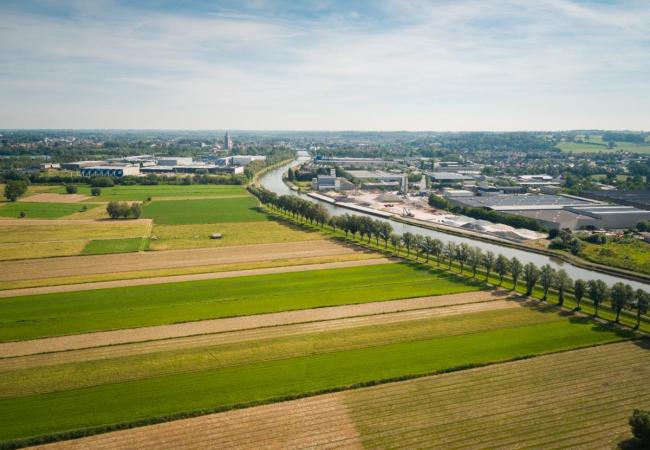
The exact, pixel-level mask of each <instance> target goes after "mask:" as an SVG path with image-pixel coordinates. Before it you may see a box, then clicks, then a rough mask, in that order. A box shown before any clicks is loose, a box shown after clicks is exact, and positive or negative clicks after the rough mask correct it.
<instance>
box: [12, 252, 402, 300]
mask: <svg viewBox="0 0 650 450" xmlns="http://www.w3.org/2000/svg"><path fill="white" fill-rule="evenodd" d="M390 262H391V260H390V259H388V258H373V259H362V260H359V261H341V262H329V263H320V264H302V265H293V266H282V267H266V268H263V269H248V270H236V271H232V272H207V273H195V274H188V275H170V276H163V277H146V278H133V279H129V280H113V281H97V282H91V283H80V284H63V285H58V286H41V287H33V288H24V289H5V290H2V291H0V298H6V297H17V296H23V295H39V294H51V293H53V292H75V291H90V290H94V289H108V288H116V287H128V286H144V285H148V284H166V283H180V282H183V281H200V280H216V279H221V278H234V277H244V276H252V275H269V274H274V273H285V272H305V271H308V270H323V269H341V268H345V267H358V266H372V265H376V264H387V263H390Z"/></svg>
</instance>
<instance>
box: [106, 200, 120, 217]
mask: <svg viewBox="0 0 650 450" xmlns="http://www.w3.org/2000/svg"><path fill="white" fill-rule="evenodd" d="M106 212H107V213H108V215H109V217H110V218H111V219H117V218H119V217H120V202H109V203H108V205H107V206H106Z"/></svg>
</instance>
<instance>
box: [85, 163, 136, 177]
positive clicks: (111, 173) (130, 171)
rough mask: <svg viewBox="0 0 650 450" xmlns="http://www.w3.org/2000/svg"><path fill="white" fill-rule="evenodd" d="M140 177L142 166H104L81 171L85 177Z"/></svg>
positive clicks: (86, 168)
mask: <svg viewBox="0 0 650 450" xmlns="http://www.w3.org/2000/svg"><path fill="white" fill-rule="evenodd" d="M129 175H132V176H136V175H140V166H138V165H126V164H124V165H117V164H116V165H104V166H90V167H84V168H82V169H81V176H83V177H96V176H103V177H126V176H129Z"/></svg>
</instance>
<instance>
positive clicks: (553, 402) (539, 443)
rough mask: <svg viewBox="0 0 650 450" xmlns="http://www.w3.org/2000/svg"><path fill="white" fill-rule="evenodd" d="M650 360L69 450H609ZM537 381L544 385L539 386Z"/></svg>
mask: <svg viewBox="0 0 650 450" xmlns="http://www.w3.org/2000/svg"><path fill="white" fill-rule="evenodd" d="M649 367H650V353H649V352H648V351H647V350H646V349H644V348H642V347H640V346H638V345H637V344H635V343H629V342H626V343H618V344H611V345H605V346H600V347H594V348H588V349H582V350H575V351H571V352H565V353H560V354H554V355H547V356H542V357H539V358H533V359H527V360H524V361H515V362H510V363H504V364H497V365H492V366H489V367H482V368H478V369H472V370H467V371H460V372H455V373H449V374H442V375H436V376H432V377H425V378H420V379H417V380H410V381H404V382H398V383H391V384H386V385H381V386H375V387H370V388H362V389H356V390H351V391H345V392H339V393H334V394H327V395H322V396H317V397H311V398H306V399H300V400H294V401H289V402H283V403H279V404H273V405H264V406H258V407H254V408H248V409H243V410H237V411H230V412H226V413H219V414H212V415H208V416H202V417H197V418H192V419H185V420H179V421H175V422H169V423H164V424H159V425H152V426H148V427H144V428H138V429H136V430H125V431H117V432H113V433H109V434H104V435H98V436H92V437H89V438H84V439H80V440H79V441H78V442H76V441H68V442H61V443H57V444H53V445H52V446H51V448H52V449H53V450H64V449H70V448H118V449H126V448H133V447H134V446H137V447H138V448H142V449H158V448H160V447H161V446H166V447H168V448H177V447H180V446H186V447H193V448H194V447H202V446H208V445H209V444H210V443H215V442H218V443H220V444H221V445H220V447H221V448H226V449H234V448H260V447H262V446H264V445H266V444H267V443H268V442H269V441H274V442H282V443H283V445H285V446H286V447H288V448H305V447H310V448H321V447H323V448H329V447H333V446H339V447H345V448H428V447H437V448H440V447H444V448H457V449H461V448H477V447H479V446H480V447H488V448H516V447H524V446H525V445H530V446H531V447H534V448H580V447H583V446H584V447H585V448H596V447H598V448H616V447H617V446H618V445H619V444H620V443H622V442H623V441H625V440H627V439H628V438H629V437H630V433H629V430H628V427H627V423H626V422H627V420H626V419H627V417H628V415H629V411H630V408H633V407H636V406H637V405H638V406H641V407H643V406H644V407H646V408H647V407H649V406H650V398H649V397H648V391H647V389H645V385H644V383H645V381H644V380H645V379H646V378H647V376H648V375H650V373H649ZM540 380H543V382H540ZM578 425H579V426H578Z"/></svg>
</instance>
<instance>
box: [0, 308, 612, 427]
mask: <svg viewBox="0 0 650 450" xmlns="http://www.w3.org/2000/svg"><path fill="white" fill-rule="evenodd" d="M518 313H519V314H521V315H522V316H520V317H519V318H518V320H517V318H515V317H510V318H508V319H506V317H505V316H507V315H510V314H512V311H510V310H509V311H506V312H505V315H504V316H502V317H499V314H503V313H501V312H496V311H495V312H492V313H489V314H495V316H493V317H490V316H489V314H488V315H487V316H485V317H477V318H473V317H472V315H471V314H468V315H466V316H460V318H459V319H458V320H457V321H455V322H454V321H449V320H448V321H447V322H446V323H445V324H444V326H442V328H440V327H437V326H436V325H435V321H436V319H433V320H432V321H431V322H430V323H423V322H417V321H416V322H412V323H408V324H407V325H404V324H401V325H399V326H393V325H385V326H377V327H370V328H368V329H365V330H364V329H363V328H361V329H356V330H354V331H351V332H350V331H346V330H343V331H335V332H331V333H330V334H327V333H325V334H322V335H309V336H292V337H290V338H287V339H279V340H276V341H274V342H273V341H272V342H264V341H260V342H257V341H254V342H252V343H251V342H247V343H242V344H230V345H234V347H230V348H229V347H228V346H225V347H223V348H221V349H216V348H212V349H211V350H210V351H209V353H211V354H212V355H216V357H210V358H208V360H210V361H214V360H215V359H216V360H221V361H222V363H221V364H222V367H218V368H215V367H210V368H206V369H205V370H198V371H193V372H187V373H174V374H165V375H163V376H156V377H147V375H145V374H144V373H140V375H138V376H142V377H144V378H138V379H131V380H130V381H117V382H111V383H109V384H102V382H101V380H100V378H101V376H102V370H101V369H98V368H96V369H98V371H97V372H96V373H97V375H96V376H98V377H100V378H98V379H96V380H95V381H90V382H91V383H97V384H96V385H94V386H87V387H85V388H83V389H75V388H72V386H71V388H70V389H69V390H62V391H61V390H58V389H59V388H57V387H56V386H54V385H52V387H51V388H48V387H47V386H45V385H42V384H41V385H38V383H42V380H41V381H39V379H40V377H38V376H37V377H35V378H34V380H35V381H34V382H35V383H36V384H35V385H32V386H31V387H29V388H28V389H34V390H38V391H40V392H41V393H34V394H30V395H19V396H12V395H9V396H8V397H6V398H4V399H2V400H0V406H1V408H0V418H1V420H2V422H3V424H5V427H4V428H3V430H2V431H0V439H15V438H20V437H29V436H33V435H38V434H46V433H56V432H62V431H67V430H74V429H79V428H86V427H97V426H105V425H109V424H114V423H119V422H129V421H135V420H138V419H142V418H144V417H155V416H163V415H170V414H174V413H176V412H187V411H192V410H206V411H209V410H210V409H213V410H215V409H219V408H228V407H230V406H233V405H237V404H247V403H251V402H264V401H269V400H272V399H277V398H284V397H291V396H296V395H302V394H304V393H307V392H319V391H324V390H328V389H335V388H340V387H344V386H351V385H356V384H359V383H367V382H373V381H377V380H387V379H392V378H396V377H405V376H409V375H420V374H426V373H432V372H437V371H441V370H448V369H453V368H459V367H463V366H466V365H468V364H481V363H488V362H495V361H501V360H508V359H512V358H516V357H522V356H527V355H531V354H537V353H545V352H552V351H558V350H563V349H567V348H572V347H580V346H587V345H593V344H597V343H605V342H611V341H615V340H619V339H621V338H622V337H623V336H619V335H618V334H617V333H616V332H614V331H608V330H605V329H601V328H600V327H599V326H596V325H593V324H591V323H589V322H588V321H583V322H578V323H572V321H570V320H569V319H567V318H565V317H562V316H558V315H557V314H554V313H550V314H548V313H544V312H537V311H527V310H524V309H522V310H519V311H518ZM438 320H439V319H438ZM472 320H475V321H476V322H475V323H473V324H471V323H470V322H471V321H472ZM427 330H428V331H427ZM422 333H425V334H422ZM378 340H379V341H378ZM192 352H194V351H190V352H183V353H181V354H178V353H176V354H173V355H166V356H164V355H163V356H161V355H158V356H157V358H162V359H158V361H157V362H153V361H150V364H151V365H150V366H149V369H146V368H143V369H142V370H145V371H147V370H152V369H153V370H155V367H159V368H160V367H165V368H167V367H170V366H169V365H168V364H170V362H169V360H168V359H165V358H169V357H172V358H183V356H181V355H184V357H185V358H187V359H186V360H185V364H187V365H188V367H189V366H191V365H192V364H193V362H194V363H195V362H196V360H195V358H199V359H203V360H205V357H204V356H203V357H202V356H201V355H200V353H192ZM215 352H217V353H215ZM219 355H221V356H219ZM226 355H230V356H226ZM150 357H151V356H145V357H144V358H150ZM221 358H224V359H221ZM228 358H231V359H228ZM232 358H234V359H232ZM176 361H178V360H176ZM210 361H209V362H207V364H213V362H210ZM77 364H83V363H77ZM92 364H100V365H101V364H104V366H105V367H106V370H107V371H108V372H104V373H106V375H103V376H107V377H110V376H111V375H109V373H111V370H112V369H111V368H110V367H111V364H108V365H106V363H105V362H94V363H92ZM112 364H118V366H117V367H119V363H117V362H116V361H113V362H112ZM125 364H126V366H129V365H130V364H129V363H128V362H126V363H125ZM143 365H144V366H146V365H147V364H143ZM136 366H138V364H136ZM77 367H78V366H77ZM113 367H115V366H113ZM177 367H179V368H180V369H181V370H182V367H183V364H181V363H179V365H178V366H177ZM44 370H46V371H52V374H54V373H55V372H56V371H57V370H58V369H57V368H56V367H51V368H47V369H44ZM69 370H72V371H73V372H75V371H76V370H77V368H75V367H72V368H71V367H66V368H64V369H63V371H62V372H60V373H59V375H52V376H55V377H62V378H65V377H66V375H65V373H66V372H67V373H68V374H69V373H70V372H68V371H69ZM79 370H82V369H79ZM165 370H167V369H165ZM146 373H148V372H146ZM124 375H125V376H127V377H128V373H125V374H124ZM149 375H150V373H149ZM18 378H21V377H20V375H18ZM109 379H110V378H109ZM25 383H27V381H25ZM37 385H38V387H36V386H37ZM48 390H51V392H44V391H48ZM126 398H128V399H129V402H127V403H125V402H124V400H123V399H126ZM73 405H74V406H73ZM97 405H102V407H101V408H97ZM91 410H92V414H90V411H91ZM27 418H29V419H27Z"/></svg>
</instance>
